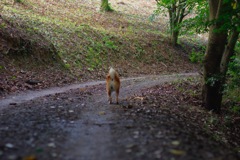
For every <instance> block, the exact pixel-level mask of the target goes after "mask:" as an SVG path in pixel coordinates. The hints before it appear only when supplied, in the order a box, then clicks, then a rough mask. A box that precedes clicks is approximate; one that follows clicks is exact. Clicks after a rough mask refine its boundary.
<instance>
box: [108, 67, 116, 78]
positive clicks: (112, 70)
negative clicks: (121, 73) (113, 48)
mask: <svg viewBox="0 0 240 160" xmlns="http://www.w3.org/2000/svg"><path fill="white" fill-rule="evenodd" d="M109 75H110V77H111V79H114V77H115V75H116V71H115V70H114V69H113V68H112V67H111V68H110V70H109Z"/></svg>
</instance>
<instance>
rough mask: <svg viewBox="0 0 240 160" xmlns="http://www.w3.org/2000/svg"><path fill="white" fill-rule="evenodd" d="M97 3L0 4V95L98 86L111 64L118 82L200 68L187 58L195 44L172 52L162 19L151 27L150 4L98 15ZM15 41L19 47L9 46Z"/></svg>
mask: <svg viewBox="0 0 240 160" xmlns="http://www.w3.org/2000/svg"><path fill="white" fill-rule="evenodd" d="M1 3H3V2H1ZM99 3H100V2H99V1H97V2H93V1H85V0H81V1H70V0H67V1H54V0H49V1H45V2H42V1H35V0H22V1H20V2H19V3H12V2H9V1H6V2H5V3H3V4H2V6H3V9H2V12H1V19H0V22H1V27H0V35H1V37H0V41H1V42H2V43H1V46H0V56H1V60H0V74H1V79H2V80H1V82H0V83H1V88H0V92H1V93H2V95H4V94H6V93H9V92H16V91H21V90H26V89H39V88H47V87H50V86H62V85H65V84H68V83H76V82H79V81H81V82H82V81H91V80H99V79H101V80H103V79H104V78H105V74H106V72H107V70H108V68H109V66H113V67H115V68H117V70H118V71H119V72H120V75H121V76H122V77H133V76H140V75H146V74H151V75H152V74H167V73H178V72H194V71H198V70H199V67H198V66H197V65H195V64H192V63H190V61H189V59H188V54H189V53H191V51H192V49H193V47H194V45H195V44H194V42H193V41H191V42H190V43H189V42H188V44H191V43H192V44H191V45H190V46H187V45H182V46H181V45H179V46H178V47H175V48H174V47H172V46H171V45H170V44H169V40H168V38H167V36H168V35H167V27H166V26H167V22H166V18H164V17H158V18H157V19H155V21H153V22H151V21H149V16H150V15H151V14H152V13H153V11H154V9H155V7H156V4H155V1H154V0H151V1H143V2H142V1H133V0H131V1H126V0H122V1H113V2H110V3H111V6H112V7H113V8H114V10H115V11H114V12H111V13H102V12H100V11H99V6H100V4H99ZM12 35H14V36H12ZM9 37H11V38H9ZM182 40H183V41H184V42H186V41H187V40H186V39H182ZM15 41H16V42H18V43H15ZM196 41H197V40H196ZM13 42H14V44H17V45H18V46H12V45H10V44H11V43H13ZM29 48H31V49H29ZM39 48H40V49H39ZM52 55H55V56H56V58H53V56H52ZM32 81H33V83H31V82H32ZM26 82H30V83H26Z"/></svg>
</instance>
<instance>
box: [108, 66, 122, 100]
mask: <svg viewBox="0 0 240 160" xmlns="http://www.w3.org/2000/svg"><path fill="white" fill-rule="evenodd" d="M106 82H107V85H106V89H107V93H108V96H109V102H110V103H112V100H111V93H112V92H113V91H115V92H116V101H117V103H118V95H119V88H120V79H119V75H118V73H117V72H116V71H115V70H114V69H113V68H110V70H109V72H108V75H107V77H106Z"/></svg>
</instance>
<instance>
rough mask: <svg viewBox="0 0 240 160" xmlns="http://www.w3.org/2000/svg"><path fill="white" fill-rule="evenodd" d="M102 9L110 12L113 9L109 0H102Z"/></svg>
mask: <svg viewBox="0 0 240 160" xmlns="http://www.w3.org/2000/svg"><path fill="white" fill-rule="evenodd" d="M100 10H101V11H105V12H110V11H113V9H112V8H111V7H110V6H109V3H108V0H101V8H100Z"/></svg>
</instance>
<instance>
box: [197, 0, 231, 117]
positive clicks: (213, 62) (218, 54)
mask: <svg viewBox="0 0 240 160" xmlns="http://www.w3.org/2000/svg"><path fill="white" fill-rule="evenodd" d="M209 6H210V20H217V19H218V18H219V15H221V10H222V2H221V0H209ZM222 24H224V22H223V21H221V22H219V21H217V22H216V24H214V25H212V26H211V27H210V31H209V39H208V45H207V51H206V54H205V59H204V82H205V83H204V84H203V90H202V96H203V105H204V106H205V108H207V109H208V110H213V111H215V112H220V110H221V103H222V78H221V77H222V75H221V71H220V64H221V60H222V56H223V53H224V49H225V44H226V42H227V30H224V31H223V30H221V31H220V28H221V25H222Z"/></svg>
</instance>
